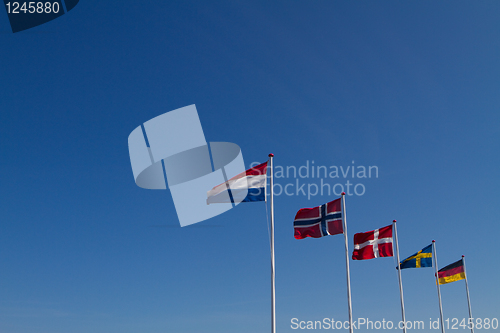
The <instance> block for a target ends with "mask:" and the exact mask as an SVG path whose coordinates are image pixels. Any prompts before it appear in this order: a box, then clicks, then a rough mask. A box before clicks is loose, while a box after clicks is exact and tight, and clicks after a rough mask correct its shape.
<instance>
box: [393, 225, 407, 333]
mask: <svg viewBox="0 0 500 333" xmlns="http://www.w3.org/2000/svg"><path fill="white" fill-rule="evenodd" d="M392 226H393V228H394V239H395V240H396V254H397V259H398V277H399V296H400V300H401V315H402V318H403V324H404V325H403V332H404V333H406V317H405V301H404V298H403V281H402V280H401V264H400V259H399V244H398V230H397V228H396V220H394V221H392Z"/></svg>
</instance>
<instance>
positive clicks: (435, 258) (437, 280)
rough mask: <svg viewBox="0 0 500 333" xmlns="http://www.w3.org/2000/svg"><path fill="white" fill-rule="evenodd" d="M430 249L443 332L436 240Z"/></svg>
mask: <svg viewBox="0 0 500 333" xmlns="http://www.w3.org/2000/svg"><path fill="white" fill-rule="evenodd" d="M432 250H433V251H434V255H433V257H434V272H435V275H436V284H437V291H438V298H439V316H440V318H441V332H442V333H445V332H444V321H443V305H442V304H441V289H440V288H439V277H438V265H437V254H436V241H435V240H432Z"/></svg>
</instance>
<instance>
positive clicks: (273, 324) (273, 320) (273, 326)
mask: <svg viewBox="0 0 500 333" xmlns="http://www.w3.org/2000/svg"><path fill="white" fill-rule="evenodd" d="M273 157H274V154H269V161H270V164H271V172H270V174H271V333H275V332H276V306H275V305H276V304H275V291H274V288H275V286H274V283H275V278H274V179H273Z"/></svg>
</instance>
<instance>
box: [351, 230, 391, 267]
mask: <svg viewBox="0 0 500 333" xmlns="http://www.w3.org/2000/svg"><path fill="white" fill-rule="evenodd" d="M392 256H393V253H392V225H388V226H387V227H383V228H380V229H375V230H373V231H368V232H360V233H357V234H355V235H354V251H353V252H352V260H365V259H373V258H379V257H392Z"/></svg>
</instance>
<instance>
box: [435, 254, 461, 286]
mask: <svg viewBox="0 0 500 333" xmlns="http://www.w3.org/2000/svg"><path fill="white" fill-rule="evenodd" d="M438 278H439V284H446V283H450V282H455V281H458V280H463V279H465V271H464V263H463V261H462V259H460V260H458V261H455V262H454V263H453V264H449V265H448V266H446V267H443V268H441V269H440V270H439V271H438Z"/></svg>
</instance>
